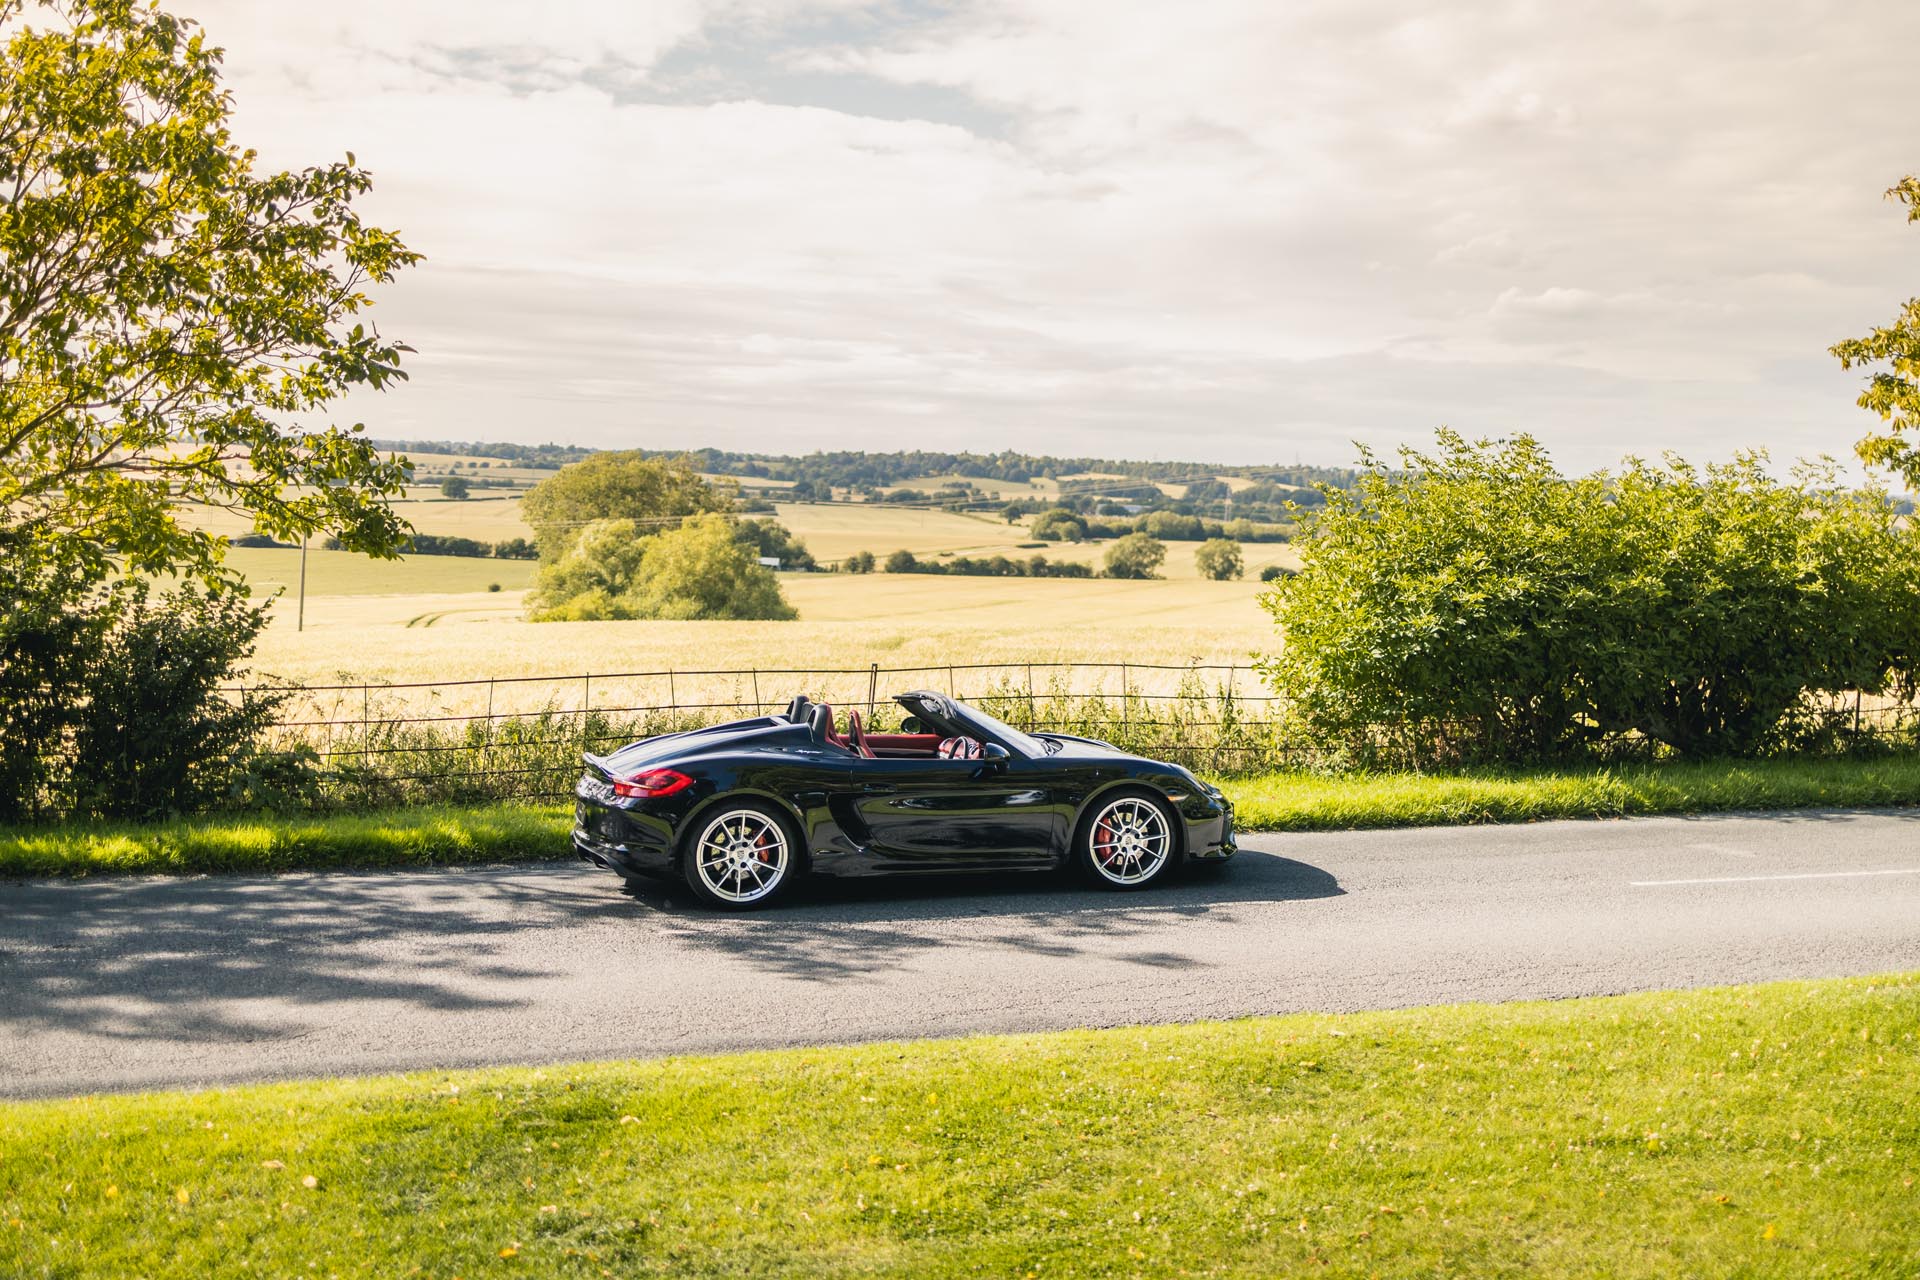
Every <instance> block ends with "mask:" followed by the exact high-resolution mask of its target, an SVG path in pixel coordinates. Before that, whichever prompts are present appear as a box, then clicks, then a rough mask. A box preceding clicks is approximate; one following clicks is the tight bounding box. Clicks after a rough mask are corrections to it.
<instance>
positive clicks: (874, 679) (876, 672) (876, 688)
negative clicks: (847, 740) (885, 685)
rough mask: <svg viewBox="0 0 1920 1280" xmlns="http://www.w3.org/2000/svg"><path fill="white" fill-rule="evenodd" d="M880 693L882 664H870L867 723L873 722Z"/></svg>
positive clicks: (868, 669) (868, 671)
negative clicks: (875, 703) (875, 702)
mask: <svg viewBox="0 0 1920 1280" xmlns="http://www.w3.org/2000/svg"><path fill="white" fill-rule="evenodd" d="M879 693H880V664H879V663H877V662H875V663H870V664H869V665H868V667H867V722H868V723H869V724H871V723H872V722H873V704H874V701H875V699H876V698H877V697H878V696H879Z"/></svg>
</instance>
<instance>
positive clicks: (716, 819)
mask: <svg viewBox="0 0 1920 1280" xmlns="http://www.w3.org/2000/svg"><path fill="white" fill-rule="evenodd" d="M683 861H684V863H685V864H686V865H685V872H686V878H687V885H688V886H689V887H690V888H691V889H692V890H693V891H694V893H695V894H696V895H698V896H699V898H700V900H701V901H703V902H706V903H708V904H709V905H711V906H715V907H719V908H721V909H723V910H726V911H751V910H754V909H755V908H757V907H764V906H766V905H767V904H768V903H770V902H773V901H774V900H775V899H776V898H778V897H779V896H780V895H781V894H782V893H784V892H785V891H786V889H787V886H788V885H790V884H792V883H793V881H794V880H796V879H798V878H799V871H800V849H799V844H798V841H797V840H796V839H795V837H794V835H793V832H792V829H791V828H790V827H789V826H788V824H787V823H786V821H785V820H784V819H783V818H781V816H780V815H779V814H777V813H775V812H774V811H773V810H771V809H769V808H767V807H766V806H764V805H760V804H754V803H751V802H746V801H742V802H740V803H737V804H729V805H725V806H723V807H722V808H720V809H719V810H718V811H716V812H714V813H712V814H709V815H708V816H706V817H703V818H702V819H701V820H700V821H699V823H698V824H697V825H696V826H695V827H694V828H693V830H692V833H691V835H690V836H689V837H688V840H687V849H686V855H685V857H684V858H683Z"/></svg>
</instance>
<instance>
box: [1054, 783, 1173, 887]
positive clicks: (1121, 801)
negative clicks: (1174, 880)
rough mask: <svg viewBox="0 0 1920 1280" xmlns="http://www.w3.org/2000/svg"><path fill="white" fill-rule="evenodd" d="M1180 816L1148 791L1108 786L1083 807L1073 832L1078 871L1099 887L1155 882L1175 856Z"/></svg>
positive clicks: (1169, 867)
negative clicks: (1099, 795)
mask: <svg viewBox="0 0 1920 1280" xmlns="http://www.w3.org/2000/svg"><path fill="white" fill-rule="evenodd" d="M1178 822H1179V819H1178V817H1177V816H1176V815H1175V814H1174V813H1173V811H1172V810H1170V809H1168V808H1167V806H1166V804H1165V803H1164V802H1163V801H1161V800H1160V799H1159V798H1157V797H1156V796H1154V795H1153V794H1152V793H1151V792H1147V791H1139V790H1133V789H1128V790H1126V791H1110V792H1108V793H1107V794H1105V795H1103V796H1101V797H1100V798H1099V799H1098V800H1095V801H1094V802H1093V803H1092V804H1091V805H1089V806H1088V807H1087V812H1086V816H1085V817H1083V818H1082V819H1081V820H1080V827H1079V829H1078V830H1077V831H1076V832H1075V833H1074V837H1073V861H1074V865H1075V866H1076V867H1077V868H1078V869H1079V871H1080V874H1081V875H1082V876H1083V877H1084V878H1085V879H1087V880H1089V881H1091V882H1092V883H1093V884H1095V885H1098V886H1099V887H1100V888H1102V889H1113V890H1116V891H1122V892H1125V891H1131V890H1134V889H1145V888H1147V887H1148V886H1150V885H1156V884H1159V883H1160V882H1161V881H1162V880H1165V879H1166V878H1167V875H1168V872H1169V870H1170V869H1171V868H1172V866H1173V864H1174V863H1175V862H1177V861H1178V860H1179V853H1180V840H1179V827H1178V825H1177V824H1178Z"/></svg>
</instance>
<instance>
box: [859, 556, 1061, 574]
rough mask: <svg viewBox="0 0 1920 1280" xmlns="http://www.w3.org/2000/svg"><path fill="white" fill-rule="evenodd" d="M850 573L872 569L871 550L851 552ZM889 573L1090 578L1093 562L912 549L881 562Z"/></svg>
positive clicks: (871, 570) (870, 571) (873, 565)
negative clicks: (926, 555)
mask: <svg viewBox="0 0 1920 1280" xmlns="http://www.w3.org/2000/svg"><path fill="white" fill-rule="evenodd" d="M841 567H842V569H843V570H844V571H845V572H848V573H872V572H873V570H874V567H875V564H874V558H873V555H872V553H871V552H865V551H863V552H861V553H859V554H858V555H855V556H849V557H848V558H847V559H846V560H845V561H843V562H842V565H841ZM880 567H881V568H883V569H885V570H886V571H887V572H888V573H949V574H954V575H956V576H962V577H969V578H1091V577H1092V576H1093V567H1092V566H1091V565H1084V564H1076V563H1074V562H1073V561H1071V560H1049V559H1047V558H1046V557H1045V556H1029V557H1027V558H1025V559H1014V558H1012V557H1009V556H952V557H946V558H942V559H939V560H922V559H920V558H919V557H918V556H916V555H914V554H913V552H911V551H896V552H894V553H893V554H892V555H890V556H888V557H887V559H886V562H885V564H883V565H881V566H880Z"/></svg>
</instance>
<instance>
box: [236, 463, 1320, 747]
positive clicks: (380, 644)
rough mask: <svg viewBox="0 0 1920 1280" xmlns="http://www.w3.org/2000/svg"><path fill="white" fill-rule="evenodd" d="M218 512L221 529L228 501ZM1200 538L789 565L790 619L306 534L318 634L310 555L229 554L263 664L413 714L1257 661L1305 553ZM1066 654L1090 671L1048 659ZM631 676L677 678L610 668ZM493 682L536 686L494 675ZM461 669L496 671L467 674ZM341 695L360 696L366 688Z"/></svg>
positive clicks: (415, 504)
mask: <svg viewBox="0 0 1920 1280" xmlns="http://www.w3.org/2000/svg"><path fill="white" fill-rule="evenodd" d="M928 483H930V482H928ZM396 508H397V509H398V510H399V511H400V512H401V514H402V515H404V516H406V517H407V518H408V519H409V520H410V521H412V522H413V524H414V526H415V528H417V529H418V530H419V531H421V532H423V533H434V534H443V535H459V536H463V537H472V538H481V539H486V540H489V541H498V540H500V539H503V538H510V537H524V536H527V534H528V530H527V528H526V526H525V525H524V524H523V523H522V522H521V520H520V516H519V502H518V500H517V498H504V497H494V496H491V495H489V496H485V497H475V498H473V499H470V500H468V501H465V502H454V501H448V500H446V499H443V498H441V497H440V496H439V495H438V493H437V491H434V490H427V489H423V490H420V491H419V492H418V493H415V494H410V495H409V497H408V498H407V499H406V500H405V501H404V502H401V503H398V504H396ZM777 518H778V519H779V520H780V521H781V522H782V523H783V524H785V525H787V527H788V528H790V529H792V530H793V531H794V533H795V534H796V535H798V536H799V537H801V538H802V539H803V540H804V541H805V542H806V543H807V545H808V548H809V549H810V550H811V551H812V552H813V553H814V555H815V556H817V557H819V558H820V559H822V560H833V559H839V558H841V557H844V556H846V555H849V554H851V553H852V552H855V551H861V550H870V551H873V552H875V553H876V554H877V555H879V556H881V557H882V558H884V557H885V556H886V555H887V554H889V553H890V552H892V551H894V550H899V549H905V550H910V551H912V552H913V553H914V554H915V555H916V556H919V557H921V558H922V559H937V558H939V557H940V556H941V555H942V553H945V554H947V555H968V556H990V555H1008V556H1023V557H1024V556H1030V555H1032V554H1034V552H1035V550H1036V549H1038V550H1042V551H1043V552H1044V554H1046V555H1047V556H1048V557H1049V558H1050V559H1055V560H1060V559H1076V560H1080V561H1082V562H1085V563H1090V564H1097V563H1098V560H1099V557H1100V556H1101V555H1102V554H1104V551H1105V547H1104V546H1103V545H1100V544H1092V543H1089V544H1081V545H1072V544H1059V543H1048V544H1046V546H1045V547H1044V548H1035V547H1033V546H1032V545H1030V540H1029V539H1028V538H1027V537H1026V533H1025V529H1024V527H1023V526H1020V525H1009V524H1008V523H1007V522H1006V521H1005V520H1004V519H1002V518H1000V517H999V516H998V515H997V514H992V515H990V514H980V515H973V514H959V513H954V512H948V511H922V510H914V509H901V508H897V507H889V506H885V505H880V504H876V505H874V506H871V507H868V506H863V505H852V504H845V503H836V504H816V503H781V504H779V505H778V507H777ZM205 523H206V524H207V525H208V527H213V528H220V527H221V525H220V522H219V520H218V518H217V517H211V516H210V517H208V518H207V519H206V521H205ZM222 531H224V532H239V530H238V529H231V530H228V529H223V530H222ZM1022 543H1029V545H1025V546H1023V545H1022ZM1194 550H1195V546H1194V544H1191V543H1170V544H1168V548H1167V551H1168V555H1167V562H1166V565H1165V568H1164V572H1165V574H1166V577H1165V578H1164V579H1162V580H1159V581H1148V582H1127V581H1112V580H1106V579H1058V578H1041V579H1032V578H983V577H968V576H959V575H953V576H947V575H937V576H936V575H930V574H887V573H875V574H863V575H853V574H831V573H811V574H809V573H788V574H782V575H781V585H782V588H783V589H784V590H785V592H786V593H787V597H788V599H789V600H791V601H792V602H793V604H794V605H795V607H796V608H798V610H799V611H800V619H799V620H798V621H795V622H601V623H538V624H536V623H529V622H526V621H525V620H524V617H523V608H524V603H523V602H524V595H525V589H526V588H527V587H529V586H530V585H531V583H532V579H533V571H534V566H533V565H532V564H531V563H530V562H527V561H516V560H496V559H469V558H463V557H452V556H409V557H404V558H402V559H399V560H391V561H379V560H370V559H368V558H366V557H364V556H358V555H353V554H350V553H347V552H337V551H320V550H312V549H310V550H309V552H308V556H307V597H306V627H305V630H304V631H296V629H295V617H296V600H295V592H296V584H297V582H298V573H299V565H300V553H299V552H298V551H296V550H289V549H274V548H234V549H233V550H231V551H230V552H229V563H230V564H232V565H233V566H234V567H235V568H237V569H238V570H239V571H240V572H241V573H242V574H243V575H244V576H245V577H246V578H247V579H248V581H249V582H251V583H253V584H254V586H255V588H256V589H257V590H259V591H260V592H262V593H264V594H271V593H279V598H278V599H277V600H276V602H275V604H274V620H273V624H272V625H271V626H270V627H269V628H268V630H267V632H266V633H265V634H264V635H263V636H262V638H261V642H260V645H259V649H258V652H257V655H256V659H255V663H254V665H255V669H256V670H258V671H260V672H262V673H265V674H271V675H273V676H276V677H279V678H283V679H289V680H294V681H297V682H299V683H301V684H305V685H309V686H314V685H336V684H337V685H349V686H359V685H361V684H373V685H381V684H402V685H405V684H423V683H431V684H434V685H435V686H436V687H434V688H431V689H423V690H415V691H411V692H408V693H405V694H394V695H392V698H393V699H398V700H399V701H400V702H401V703H404V704H405V708H412V709H415V710H417V709H419V708H420V707H422V706H428V705H430V706H431V707H432V708H435V709H438V710H441V711H447V712H457V713H469V712H475V711H479V710H483V709H484V707H485V704H486V700H487V699H488V698H489V697H491V698H492V699H493V701H494V704H495V709H496V710H500V711H505V710H530V709H535V708H538V707H540V706H547V705H553V706H564V707H569V708H571V707H578V706H580V705H582V704H583V703H587V702H590V703H591V705H593V706H594V707H596V708H607V707H612V706H626V705H639V704H647V703H652V702H654V701H667V700H669V699H678V700H679V701H680V702H681V703H683V704H684V703H686V702H689V701H696V702H697V701H700V700H702V699H713V700H725V701H752V700H753V699H754V698H755V696H756V694H757V695H760V696H764V697H765V698H766V699H768V700H772V699H775V698H776V697H778V698H781V699H784V697H785V696H786V693H787V692H790V691H791V690H788V689H786V687H785V685H783V684H782V683H781V682H782V681H783V680H786V681H787V682H788V683H794V687H795V688H800V687H805V688H807V689H808V691H809V692H812V693H815V694H816V695H817V694H820V693H823V692H824V693H828V694H832V695H834V696H840V697H847V696H852V695H855V694H864V692H865V688H866V681H865V678H864V677H858V678H852V677H849V678H842V677H836V676H829V675H824V674H815V675H814V676H811V677H792V678H788V677H781V676H777V675H769V676H768V677H767V678H766V679H765V681H763V682H762V686H763V687H761V688H760V689H758V690H757V691H756V689H755V687H754V684H755V682H754V681H753V679H752V677H751V676H747V677H734V676H701V675H697V674H693V673H697V672H703V671H704V672H714V671H731V670H735V669H738V670H741V671H748V672H750V671H752V670H755V669H758V670H760V671H766V672H772V671H777V670H781V669H806V670H808V671H811V672H815V673H821V672H824V671H829V670H861V671H864V670H865V669H866V668H868V667H869V666H871V665H874V664H878V665H879V666H881V667H885V668H901V667H906V668H919V669H922V671H921V674H920V675H919V676H917V677H915V678H913V679H906V678H905V677H902V679H905V680H906V683H908V684H912V683H920V684H935V685H944V684H945V683H947V682H948V681H949V680H950V679H951V680H957V681H958V682H959V683H960V684H962V685H965V686H966V688H963V689H962V690H961V692H966V691H968V689H978V688H980V687H981V686H982V685H983V684H984V683H991V682H994V681H1003V680H1013V681H1015V682H1020V681H1024V680H1026V679H1027V678H1029V677H1028V675H1027V672H1026V670H1025V667H1026V664H1029V663H1032V664H1039V674H1038V675H1037V676H1035V677H1033V678H1035V679H1036V681H1037V683H1039V684H1040V685H1041V686H1045V685H1047V684H1048V682H1049V681H1053V682H1056V683H1057V682H1058V681H1059V680H1062V679H1064V680H1066V681H1067V683H1069V684H1070V685H1071V686H1072V687H1073V689H1074V690H1075V691H1091V690H1092V689H1093V688H1096V687H1097V688H1099V689H1102V690H1104V691H1112V690H1114V689H1117V687H1118V682H1119V678H1120V677H1119V671H1118V666H1117V664H1121V663H1127V664H1130V665H1131V666H1132V667H1136V668H1139V670H1134V671H1132V672H1131V673H1130V674H1129V675H1128V676H1127V677H1126V679H1127V680H1128V681H1129V682H1130V687H1136V688H1158V687H1160V686H1162V685H1165V686H1166V687H1167V688H1168V689H1171V687H1172V685H1173V684H1175V683H1177V682H1178V680H1179V679H1180V675H1179V673H1178V671H1165V672H1155V671H1152V670H1150V669H1149V668H1152V667H1154V666H1156V665H1158V666H1166V667H1170V668H1179V667H1184V666H1186V665H1188V664H1192V663H1195V662H1199V663H1207V664H1229V665H1231V664H1245V663H1246V662H1247V661H1248V658H1249V655H1250V654H1253V653H1255V652H1258V651H1260V650H1262V649H1263V648H1266V647H1269V646H1270V645H1271V641H1272V624H1271V621H1270V620H1269V618H1268V617H1267V615H1266V614H1265V612H1264V611H1263V610H1261V608H1260V607H1259V604H1258V595H1259V592H1260V586H1259V584H1258V582H1257V581H1256V580H1255V579H1256V578H1257V575H1258V572H1259V569H1260V567H1261V566H1263V565H1265V564H1273V563H1279V564H1285V565H1289V566H1292V565H1294V564H1296V563H1297V561H1296V559H1295V557H1294V554H1293V550H1292V548H1291V547H1289V546H1287V545H1285V544H1279V543H1264V544H1252V545H1249V546H1247V547H1245V548H1244V552H1245V554H1246V558H1247V562H1248V577H1247V579H1246V580H1242V581H1237V582H1210V581H1206V580H1203V579H1201V578H1200V577H1199V576H1198V575H1197V573H1196V572H1195V570H1194V567H1193V552H1194ZM494 588H497V589H494ZM1051 663H1071V664H1081V665H1082V669H1081V670H1079V671H1076V672H1064V673H1059V672H1050V671H1049V669H1048V668H1047V666H1046V664H1051ZM1103 664H1116V665H1113V666H1106V665H1103ZM982 665H991V666H993V667H995V668H996V669H995V670H994V671H992V672H975V673H973V674H972V675H968V674H966V673H965V672H964V670H962V671H961V672H960V674H958V675H956V676H951V677H950V676H949V675H948V674H947V670H946V669H947V668H948V667H954V668H958V669H964V668H967V667H970V666H973V667H978V666H982ZM635 672H657V673H666V672H673V673H675V674H674V675H672V676H667V675H664V674H662V675H659V676H651V675H650V676H643V677H629V678H627V679H626V680H625V681H624V683H622V682H620V681H616V680H615V679H614V677H615V676H616V675H620V674H622V673H635ZM588 673H594V675H595V680H594V682H592V684H591V685H589V684H588V683H587V682H585V681H583V680H582V679H581V677H584V676H585V675H586V674H588ZM528 678H534V679H528ZM809 679H810V680H811V681H812V683H810V684H809V683H808V680H809ZM488 680H509V681H512V680H520V681H523V682H522V683H517V684H510V685H496V686H494V687H493V688H492V689H491V690H489V689H488V688H487V687H486V685H485V683H484V682H486V681H488ZM464 681H478V682H482V683H481V684H478V685H468V684H462V683H459V682H464ZM795 682H797V683H795ZM896 682H897V681H896ZM656 686H657V687H656ZM337 696H338V697H341V698H346V699H347V700H349V701H351V700H353V699H354V698H358V697H360V696H361V695H359V694H358V693H357V692H353V693H348V692H342V693H341V694H339V695H337ZM405 708H403V709H405Z"/></svg>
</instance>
